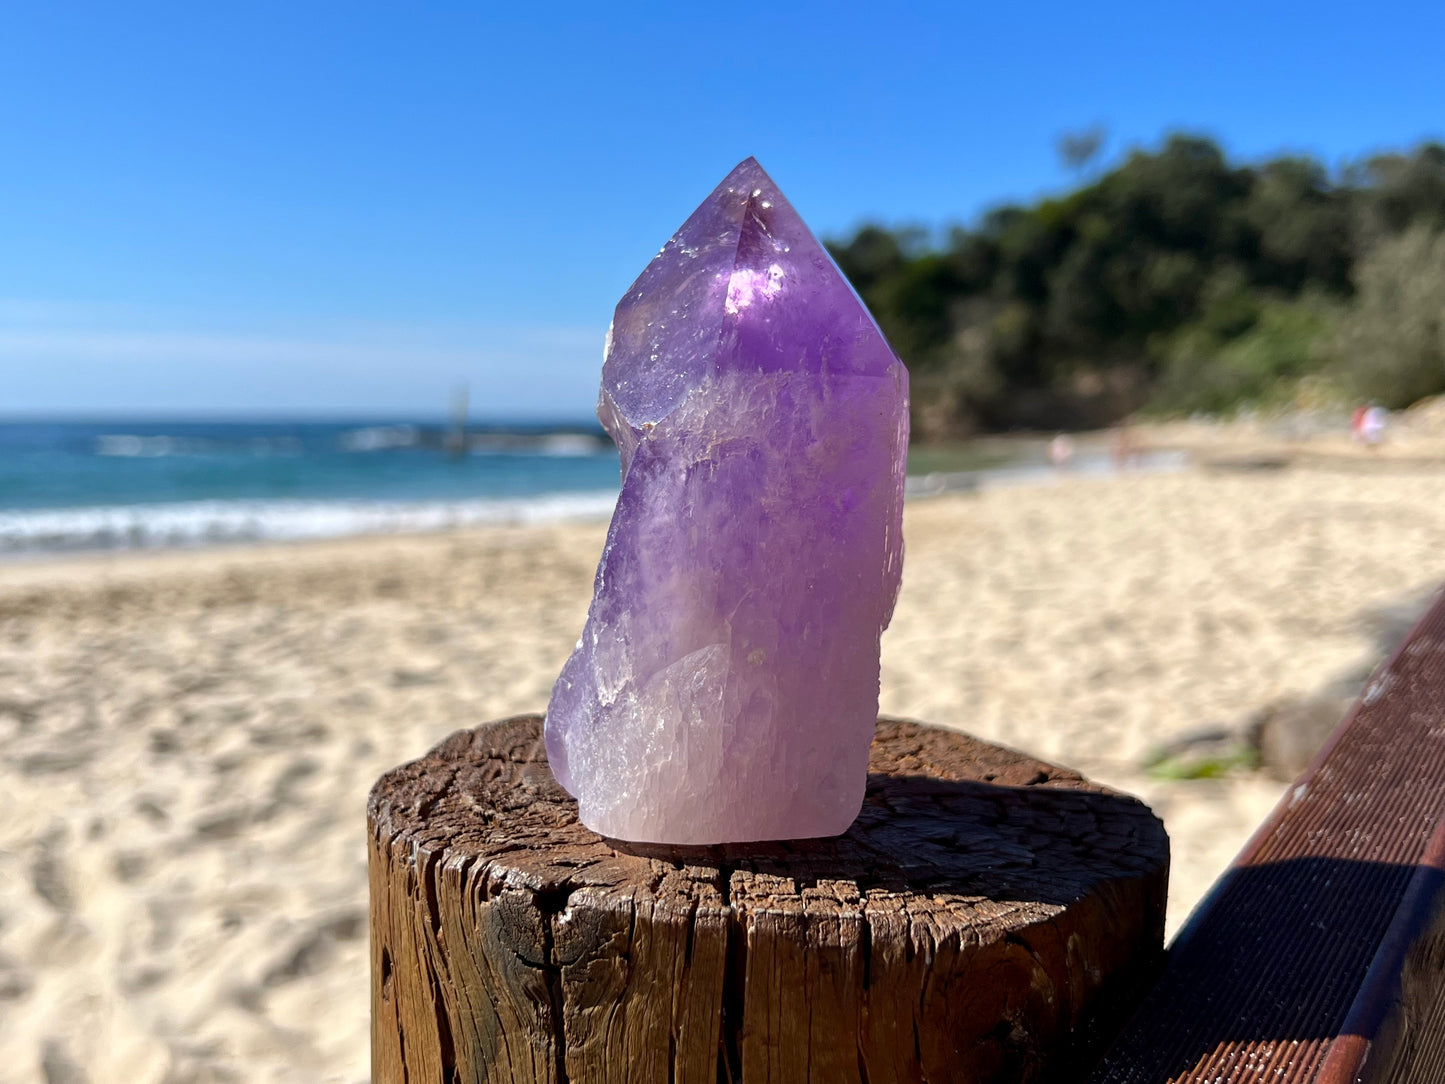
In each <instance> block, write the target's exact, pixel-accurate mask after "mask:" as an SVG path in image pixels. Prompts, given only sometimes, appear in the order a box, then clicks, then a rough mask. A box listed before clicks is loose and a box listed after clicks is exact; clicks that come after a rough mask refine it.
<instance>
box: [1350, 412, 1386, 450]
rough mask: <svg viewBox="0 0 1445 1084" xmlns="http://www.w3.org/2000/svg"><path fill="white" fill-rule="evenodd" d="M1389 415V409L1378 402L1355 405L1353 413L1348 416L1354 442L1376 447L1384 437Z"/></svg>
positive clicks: (1372, 447) (1367, 446)
mask: <svg viewBox="0 0 1445 1084" xmlns="http://www.w3.org/2000/svg"><path fill="white" fill-rule="evenodd" d="M1389 417H1390V413H1389V411H1387V410H1386V409H1385V408H1384V407H1382V406H1380V405H1379V404H1378V403H1370V404H1369V405H1368V406H1367V405H1364V404H1361V405H1360V406H1357V407H1356V408H1355V412H1354V414H1352V415H1351V416H1350V433H1351V434H1352V435H1353V436H1354V438H1355V442H1356V443H1357V444H1363V445H1364V446H1365V447H1366V448H1370V449H1372V450H1373V449H1375V448H1378V447H1379V446H1380V442H1381V441H1382V440H1384V439H1385V426H1386V425H1387V424H1388V422H1389Z"/></svg>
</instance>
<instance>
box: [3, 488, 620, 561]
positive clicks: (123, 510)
mask: <svg viewBox="0 0 1445 1084" xmlns="http://www.w3.org/2000/svg"><path fill="white" fill-rule="evenodd" d="M616 500H617V494H616V492H615V491H614V492H605V491H603V492H590V493H566V494H548V495H545V496H538V497H530V498H524V499H516V500H502V499H497V500H467V501H427V502H383V501H272V500H237V501H184V502H177V503H174V504H135V505H107V506H96V507H89V508H53V509H10V510H0V555H7V554H27V553H29V554H33V553H45V552H52V553H53V552H60V551H72V550H94V549H106V550H114V549H151V548H160V547H175V546H200V545H216V544H224V543H235V542H260V541H291V540H297V539H307V538H335V537H340V536H344V535H355V534H401V533H414V532H418V531H436V530H446V529H448V528H456V527H469V526H481V525H487V524H531V523H549V522H557V521H562V520H591V519H599V518H606V517H607V516H608V515H609V514H610V513H611V511H612V506H613V504H614V503H615V502H616Z"/></svg>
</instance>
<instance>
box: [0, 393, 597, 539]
mask: <svg viewBox="0 0 1445 1084" xmlns="http://www.w3.org/2000/svg"><path fill="white" fill-rule="evenodd" d="M617 489H618V461H617V453H616V450H615V449H614V448H613V446H612V443H611V441H610V440H608V439H607V437H606V435H605V434H604V433H603V432H602V430H601V429H600V428H599V427H597V426H596V425H589V424H587V423H581V424H577V425H562V426H554V425H518V426H495V425H493V426H485V425H482V426H475V427H472V428H469V430H468V431H467V433H466V436H465V443H464V445H463V444H462V443H461V442H459V441H458V440H457V437H456V434H455V433H452V432H449V431H448V429H447V428H446V427H445V426H443V425H439V424H436V423H425V422H409V421H405V420H382V421H377V420H369V421H337V422H274V421H251V422H246V421H225V422H215V421H184V422H182V421H144V420H137V421H105V422H58V421H11V422H0V555H19V554H27V553H44V552H56V551H67V550H89V549H132V548H148V547H159V546H187V545H210V544H216V543H225V542H246V541H260V540H269V539H298V538H318V537H327V536H337V535H346V534H358V533H385V532H395V531H416V530H429V529H435V528H442V527H448V526H461V525H468V524H483V523H517V522H523V523H526V522H538V521H544V520H549V519H561V518H576V517H586V516H605V515H606V514H607V513H608V512H610V511H611V508H612V504H613V502H614V501H615V500H616V497H617Z"/></svg>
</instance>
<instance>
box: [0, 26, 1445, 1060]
mask: <svg viewBox="0 0 1445 1084" xmlns="http://www.w3.org/2000/svg"><path fill="white" fill-rule="evenodd" d="M1441 41H1445V9H1442V8H1441V7H1440V6H1439V5H1438V4H1427V3H1425V2H1423V0H1421V2H1413V3H1412V2H1407V3H1402V4H1397V5H1394V6H1393V7H1392V8H1391V9H1390V11H1389V12H1388V13H1373V12H1366V11H1364V10H1363V9H1361V8H1360V7H1359V6H1358V5H1349V4H1344V3H1338V2H1331V3H1311V4H1304V3H1283V2H1281V3H1242V2H1238V3H1236V2H1232V0H1231V2H1224V3H1218V4H1213V5H1209V6H1208V7H1207V8H1205V7H1197V6H1196V7H1188V8H1178V9H1174V8H1170V7H1168V6H1167V5H1166V6H1160V5H1145V4H1139V3H1123V2H1103V3H1095V4H1090V5H1082V6H1081V5H1069V4H1062V3H1036V4H1031V5H1017V4H1015V5H1002V6H995V7H983V6H978V5H958V4H943V3H922V4H914V5H903V6H897V5H895V6H894V7H893V8H891V9H889V10H887V11H883V10H881V9H879V8H878V7H877V6H876V5H862V4H852V3H842V4H840V3H828V4H821V3H818V4H806V3H798V4H785V5H779V6H776V7H772V8H752V9H748V10H733V9H728V10H726V11H724V10H720V9H711V8H697V9H695V10H691V11H684V10H679V9H678V7H677V6H676V5H660V4H659V5H652V4H639V5H633V6H631V7H629V8H627V9H626V10H620V9H610V10H607V11H600V10H597V9H595V8H591V7H589V6H586V5H580V4H576V5H573V4H554V5H544V6H542V7H539V8H535V9H529V10H527V11H525V12H522V13H520V14H517V13H510V14H509V13H503V12H499V11H497V10H495V9H494V7H493V6H492V5H476V4H460V3H429V4H415V5H406V6H402V5H382V4H365V3H363V4H358V3H350V4H336V3H320V2H318V3H309V4H305V5H297V4H274V3H253V4H247V5H244V6H217V5H179V4H147V3H137V4H130V5H124V6H115V5H110V6H105V5H99V4H64V5H28V6H24V7H19V6H17V7H14V8H13V9H12V10H9V11H8V12H6V13H5V15H4V18H3V20H0V164H3V168H0V793H3V794H5V795H6V796H7V797H8V799H9V801H8V802H7V813H6V816H5V817H4V818H0V1081H12V1080H13V1081H17V1082H18V1081H27V1082H28V1081H45V1082H47V1084H79V1082H96V1084H100V1082H105V1081H124V1082H127V1084H132V1082H148V1081H154V1082H161V1081H165V1082H173V1084H179V1082H186V1081H197V1082H199V1081H251V1080H258V1081H259V1080H267V1081H289V1080H297V1081H300V1080H305V1081H318V1080H339V1081H360V1080H364V1079H366V1076H367V1064H368V1062H367V1057H368V1055H367V1037H366V1036H367V1030H366V1029H367V1016H366V1014H367V1001H366V981H367V980H366V973H367V960H366V950H365V917H366V910H365V908H366V885H365V869H364V850H363V847H362V845H361V844H362V837H361V832H362V825H363V802H364V796H365V794H366V791H367V788H368V787H369V786H370V784H371V782H372V781H373V780H374V779H375V778H376V776H377V775H378V774H379V773H380V772H381V771H384V770H385V769H387V768H388V767H390V766H392V765H394V764H396V763H398V762H400V761H403V760H406V759H409V758H411V757H415V756H417V755H420V754H421V753H422V752H423V751H424V750H425V749H426V748H427V747H429V746H430V745H431V744H432V743H434V742H435V741H437V740H439V739H440V738H441V737H443V736H445V735H446V734H447V733H449V732H450V731H451V730H454V729H456V728H458V727H461V726H470V725H475V724H476V723H478V722H481V721H484V720H486V719H489V718H496V717H500V716H505V715H509V714H513V713H516V712H521V711H534V710H541V709H542V708H543V707H544V706H545V704H546V700H547V695H548V691H549V689H550V687H551V684H552V682H553V681H554V680H555V676H556V673H557V671H558V669H559V668H560V666H561V663H562V661H563V660H564V659H565V657H566V655H567V652H568V651H569V650H570V648H571V646H572V643H573V642H574V641H575V638H576V635H577V632H578V630H579V629H580V628H581V624H582V619H583V616H584V614H585V611H586V606H587V603H588V600H589V597H590V584H591V576H592V573H593V570H594V568H595V565H596V560H597V555H598V552H599V550H600V547H601V544H602V539H603V533H604V531H605V521H606V517H607V515H608V513H609V512H610V508H611V502H612V500H613V499H614V498H615V495H616V491H617V458H616V454H615V452H614V451H613V449H612V447H611V444H610V442H609V441H607V440H606V438H605V435H604V434H603V433H602V431H601V429H600V428H599V427H598V425H597V423H596V420H595V418H594V417H593V413H592V412H593V409H594V405H595V401H596V393H597V383H598V377H599V373H600V364H601V354H602V344H603V338H604V335H605V332H606V329H607V325H608V321H609V318H610V314H611V310H612V307H613V306H614V305H615V304H616V302H617V300H618V298H619V297H620V296H621V295H622V294H623V292H624V291H625V290H626V288H627V287H628V285H629V284H630V283H631V282H632V280H633V279H634V278H635V277H636V276H637V274H638V273H639V272H640V271H641V270H642V268H643V267H644V266H645V265H646V263H647V261H648V260H649V259H650V258H651V257H652V255H653V254H654V253H655V252H656V251H657V249H658V247H659V246H660V245H661V244H662V243H663V242H665V241H666V240H667V238H668V237H669V236H670V235H671V233H672V232H673V230H674V229H676V228H677V226H678V225H679V224H680V223H681V222H682V221H683V219H684V218H685V217H686V216H687V215H688V214H689V213H690V212H691V211H692V209H693V208H694V207H695V206H696V205H697V204H698V203H699V202H700V201H701V200H702V199H703V198H704V197H705V196H706V195H707V194H708V192H709V191H711V189H712V188H713V186H714V185H715V184H717V182H718V181H719V180H720V179H721V178H722V177H723V176H724V175H725V174H726V173H727V172H728V171H729V170H730V169H731V168H732V167H733V166H734V165H735V164H736V163H737V162H738V161H739V160H741V159H743V158H745V157H747V156H749V155H752V156H756V157H757V158H758V159H759V160H760V161H761V162H762V164H763V165H764V166H765V168H766V169H767V170H768V171H769V172H770V173H771V174H772V175H773V177H774V178H775V179H776V180H777V182H778V184H779V185H780V186H781V188H782V189H783V190H784V191H785V192H786V193H787V195H788V196H789V198H790V199H791V201H792V202H793V204H794V206H795V207H796V209H797V210H798V211H799V213H800V214H801V215H802V216H803V217H804V219H805V220H806V221H807V222H808V223H809V224H810V225H811V227H812V228H813V230H814V232H815V233H817V234H818V235H819V236H820V237H821V238H823V239H824V240H825V241H826V242H827V243H828V245H829V247H830V249H831V251H832V252H833V254H834V256H835V258H836V259H837V261H838V263H839V265H840V266H841V267H842V268H843V270H844V271H845V272H846V274H847V275H848V276H849V278H850V279H851V281H852V282H853V284H854V285H855V287H856V288H857V290H858V291H859V293H860V295H861V297H862V298H863V299H864V300H865V301H866V303H867V304H868V306H869V307H870V308H871V310H872V311H873V313H874V315H875V316H876V318H877V319H878V321H879V323H880V325H881V326H882V328H883V329H884V331H885V332H886V333H887V335H888V337H889V339H890V341H891V342H892V343H893V345H894V347H895V348H896V349H897V351H898V352H899V354H900V355H901V356H902V357H903V359H904V361H905V362H906V363H907V364H908V366H909V369H910V373H911V380H912V389H913V426H914V437H915V445H914V448H913V450H912V455H911V470H912V473H913V478H912V479H911V480H910V491H911V493H912V494H913V495H914V498H915V499H913V500H911V501H910V502H909V507H908V511H907V519H906V524H905V531H906V537H907V545H908V566H907V571H906V574H905V586H904V590H903V595H902V597H901V599H900V602H899V607H898V611H897V614H896V617H895V620H894V624H893V627H892V628H891V629H890V631H889V632H888V633H887V634H886V635H885V637H884V647H883V674H882V693H881V701H882V707H883V708H884V710H886V711H889V712H893V713H900V714H907V715H913V716H916V717H919V718H923V719H926V720H928V721H931V722H935V723H939V724H943V725H950V726H959V727H963V728H965V729H968V730H970V731H972V732H974V733H977V734H980V735H981V736H983V737H986V738H989V739H992V740H998V741H1003V742H1006V743H1008V744H1012V745H1016V746H1018V747H1020V748H1023V749H1026V750H1027V751H1029V752H1031V753H1034V754H1036V755H1039V756H1044V757H1048V758H1053V759H1058V760H1061V761H1063V762H1066V763H1068V764H1070V765H1073V766H1076V767H1079V768H1081V769H1082V770H1084V771H1086V772H1088V773H1090V774H1092V775H1094V776H1096V777H1097V778H1099V779H1101V780H1104V781H1106V782H1110V783H1113V784H1115V785H1118V786H1120V787H1123V788H1125V789H1128V790H1130V791H1133V792H1135V793H1138V794H1140V795H1142V796H1143V797H1144V798H1146V800H1148V801H1149V802H1150V803H1151V805H1152V806H1153V807H1154V808H1155V810H1156V811H1157V812H1159V813H1160V814H1161V816H1163V817H1164V819H1165V822H1166V825H1167V827H1168V828H1169V830H1170V832H1171V835H1172V837H1173V841H1174V875H1173V886H1172V888H1171V901H1170V908H1171V911H1170V918H1169V922H1170V928H1171V929H1174V928H1177V927H1178V925H1179V924H1180V923H1181V922H1182V921H1183V919H1184V918H1185V916H1186V915H1187V913H1188V910H1189V908H1190V907H1191V906H1192V905H1193V903H1194V901H1195V900H1197V899H1198V897H1199V895H1200V893H1202V892H1203V891H1204V889H1205V888H1206V887H1207V886H1208V884H1209V883H1210V882H1211V881H1212V879H1213V878H1214V877H1215V876H1217V874H1218V872H1219V871H1220V869H1221V868H1222V867H1223V866H1224V864H1225V863H1227V862H1228V860H1229V859H1230V857H1231V856H1232V855H1233V854H1234V853H1235V851H1236V850H1237V849H1238V847H1239V846H1240V844H1241V843H1242V842H1243V840H1244V838H1245V837H1246V836H1247V835H1248V833H1249V831H1250V830H1251V829H1252V828H1253V827H1254V825H1255V824H1257V823H1258V821H1259V820H1260V819H1261V818H1262V817H1263V816H1264V815H1265V813H1266V812H1267V811H1268V809H1269V808H1270V806H1271V804H1272V803H1273V802H1274V801H1275V800H1276V798H1277V797H1278V795H1279V794H1280V792H1281V790H1282V788H1283V787H1284V785H1285V783H1286V781H1287V780H1289V779H1290V778H1292V777H1293V775H1294V773H1295V772H1296V771H1298V770H1299V768H1300V767H1301V766H1302V764H1303V763H1304V761H1305V760H1306V759H1307V758H1308V756H1309V755H1310V753H1311V751H1312V750H1313V749H1314V748H1315V747H1316V746H1317V745H1318V743H1319V742H1320V741H1321V740H1323V736H1324V735H1325V734H1326V733H1328V731H1329V729H1330V728H1331V727H1332V726H1333V725H1334V724H1335V722H1337V721H1338V719H1339V717H1340V713H1341V712H1342V711H1343V710H1344V708H1345V706H1347V705H1348V703H1349V702H1350V699H1351V698H1352V697H1353V696H1354V695H1355V693H1356V692H1357V690H1358V689H1359V687H1360V685H1361V683H1362V682H1363V681H1364V680H1365V677H1366V676H1367V675H1368V673H1369V671H1370V669H1371V668H1372V667H1373V666H1374V665H1375V664H1376V662H1377V661H1378V660H1379V658H1380V657H1381V654H1382V652H1384V651H1386V650H1388V648H1389V646H1390V645H1391V644H1392V643H1393V642H1394V641H1395V640H1396V639H1397V638H1398V636H1399V635H1400V634H1401V632H1402V630H1403V629H1404V628H1405V627H1407V626H1408V624H1409V622H1410V620H1411V619H1412V617H1413V615H1414V614H1415V613H1417V612H1418V610H1419V608H1420V606H1421V605H1422V604H1423V602H1424V600H1425V599H1427V598H1428V597H1429V595H1430V593H1431V592H1432V591H1433V590H1434V588H1435V586H1436V585H1437V584H1438V583H1439V582H1440V580H1441V579H1442V577H1445V401H1442V400H1441V399H1440V398H1438V397H1439V396H1441V394H1442V393H1445V121H1442V117H1445V112H1442V107H1445V66H1442V65H1441V63H1440V60H1439V51H1440V42H1441Z"/></svg>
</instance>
